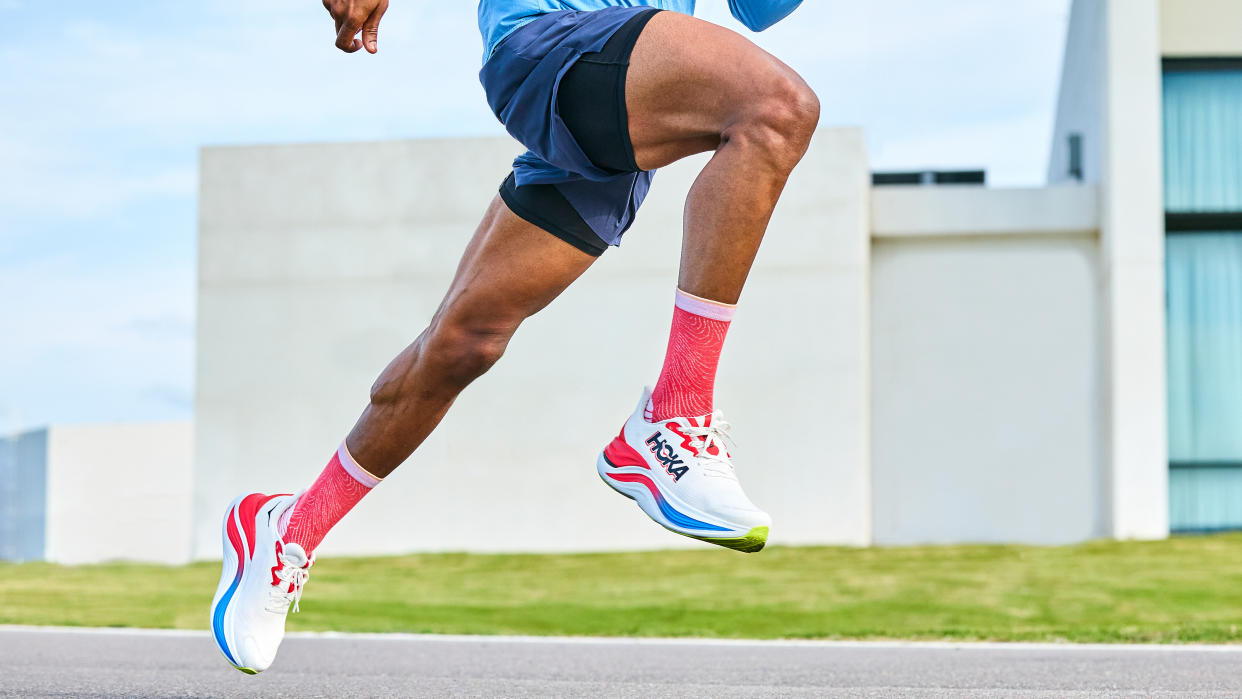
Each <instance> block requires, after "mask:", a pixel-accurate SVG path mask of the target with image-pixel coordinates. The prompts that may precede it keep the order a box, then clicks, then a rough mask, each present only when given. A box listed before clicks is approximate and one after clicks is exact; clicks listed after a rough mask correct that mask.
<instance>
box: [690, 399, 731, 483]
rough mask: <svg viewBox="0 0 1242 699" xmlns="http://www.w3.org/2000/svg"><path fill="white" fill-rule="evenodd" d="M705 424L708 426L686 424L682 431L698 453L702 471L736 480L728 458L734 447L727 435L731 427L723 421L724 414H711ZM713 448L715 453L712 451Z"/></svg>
mask: <svg viewBox="0 0 1242 699" xmlns="http://www.w3.org/2000/svg"><path fill="white" fill-rule="evenodd" d="M705 422H707V423H708V424H706V425H704V426H702V427H699V426H696V425H691V424H687V425H686V426H685V428H684V429H683V430H682V431H683V432H685V434H686V436H687V437H689V438H690V440H691V446H693V447H694V449H695V451H697V452H698V458H699V460H700V461H701V462H702V464H703V470H704V471H705V472H707V473H709V474H711V475H715V476H723V477H725V478H732V479H734V480H737V474H735V473H734V471H733V461H732V460H731V459H730V457H729V452H730V451H731V450H732V449H733V448H734V447H735V446H736V443H735V442H734V441H733V436H732V435H731V434H730V433H729V431H730V430H731V429H732V428H733V425H731V424H729V421H728V420H725V419H724V413H722V412H720V411H719V410H717V411H715V412H713V413H712V416H711V419H710V420H706V421H705ZM713 447H715V453H713V451H712V448H713Z"/></svg>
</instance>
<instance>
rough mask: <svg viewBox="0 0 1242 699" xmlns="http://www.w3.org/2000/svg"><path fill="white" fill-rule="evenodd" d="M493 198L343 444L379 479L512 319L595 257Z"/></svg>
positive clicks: (431, 422)
mask: <svg viewBox="0 0 1242 699" xmlns="http://www.w3.org/2000/svg"><path fill="white" fill-rule="evenodd" d="M595 259H596V258H595V257H592V256H591V255H588V254H586V253H584V252H581V251H579V250H577V249H576V248H574V247H572V246H570V245H568V244H566V243H565V242H563V241H561V240H559V239H557V238H554V237H553V236H551V235H548V233H546V232H545V231H543V230H542V229H540V228H537V227H536V226H534V225H533V224H531V223H528V222H527V221H525V220H523V219H521V218H519V217H518V216H516V215H515V214H514V213H513V212H511V211H509V209H508V208H507V207H506V206H505V205H504V203H503V202H502V201H501V200H500V198H499V197H497V198H496V199H495V200H493V201H492V204H491V206H490V207H489V208H488V210H487V214H486V215H485V216H484V218H483V222H482V223H481V224H480V225H479V229H478V231H477V232H476V233H475V235H474V238H473V239H472V240H471V241H470V245H469V246H468V247H467V248H466V252H465V254H464V255H463V256H462V260H461V263H460V264H459V265H458V268H457V274H456V276H455V278H454V279H453V283H452V285H451V286H450V287H449V291H448V293H447V294H446V295H445V297H444V301H443V302H442V303H441V304H440V308H439V310H437V311H436V314H435V316H434V317H433V318H432V320H431V324H430V325H429V326H428V327H427V329H426V330H424V331H423V333H422V334H421V335H419V337H418V339H416V340H415V341H414V342H413V344H411V345H410V346H409V347H407V348H406V349H405V351H403V352H402V353H401V354H400V355H398V356H397V358H396V359H394V360H393V361H392V363H391V364H389V365H388V367H387V368H386V369H384V371H383V373H382V374H380V377H379V379H378V380H377V381H376V382H375V385H374V386H373V387H372V388H371V402H370V404H369V405H368V406H367V407H366V409H365V410H364V411H363V413H362V417H361V418H359V419H358V423H357V424H356V425H354V429H353V431H351V432H350V433H349V437H348V438H347V439H346V444H347V445H348V447H349V450H350V452H351V453H352V454H353V455H354V457H355V458H356V459H357V460H358V462H359V463H360V464H365V465H366V469H367V470H368V471H370V472H371V473H373V474H375V475H376V476H378V477H381V478H382V477H384V476H386V475H388V474H389V473H391V472H392V471H393V470H395V469H396V468H397V466H399V465H401V463H402V462H403V461H405V460H406V459H407V458H408V457H409V456H410V454H411V453H413V452H414V450H415V449H417V448H418V445H420V444H422V443H423V440H425V439H426V438H427V436H428V435H429V434H431V431H432V430H433V429H435V427H436V425H438V424H439V423H440V420H441V419H442V418H443V417H444V414H445V413H446V412H447V411H448V409H449V406H451V405H452V404H453V401H454V400H455V399H456V398H457V395H458V394H459V393H460V392H461V391H462V389H464V388H465V387H466V386H468V385H469V384H470V382H472V381H474V380H475V379H476V378H478V377H479V376H481V375H483V373H484V372H486V371H487V370H488V369H489V368H491V366H492V365H493V364H495V363H496V361H497V360H499V359H500V356H501V355H502V354H503V353H504V351H505V347H506V346H507V345H508V344H509V339H510V338H511V337H512V336H513V333H514V332H515V331H516V330H517V328H518V325H520V324H521V323H522V321H524V320H526V319H527V318H529V317H530V316H532V315H534V314H535V313H536V312H538V311H539V310H541V309H542V308H543V307H544V306H547V305H548V304H549V303H551V302H552V300H553V299H555V298H556V297H557V296H559V295H560V293H561V292H562V291H564V290H565V288H566V287H568V286H569V285H570V284H571V283H573V281H574V280H576V279H577V278H578V277H579V276H581V275H582V273H583V272H585V271H586V270H587V268H588V267H590V266H591V263H592V262H594V261H595Z"/></svg>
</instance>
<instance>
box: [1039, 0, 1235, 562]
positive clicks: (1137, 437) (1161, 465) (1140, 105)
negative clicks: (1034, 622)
mask: <svg viewBox="0 0 1242 699" xmlns="http://www.w3.org/2000/svg"><path fill="white" fill-rule="evenodd" d="M1180 2H1181V0H1169V2H1166V3H1165V4H1164V6H1163V11H1164V15H1165V16H1166V19H1167V18H1168V17H1169V16H1172V15H1178V16H1180V11H1171V10H1170V3H1172V4H1177V3H1180ZM1191 4H1200V3H1197V2H1195V3H1191ZM1200 9H1205V8H1200ZM1161 12H1162V7H1161V5H1160V4H1159V2H1157V0H1075V2H1074V4H1073V11H1072V13H1071V18H1070V27H1069V31H1068V34H1067V45H1066V52H1065V56H1066V59H1065V65H1064V68H1063V71H1062V86H1061V100H1060V103H1059V105H1058V108H1057V125H1056V128H1055V130H1054V136H1053V142H1052V155H1051V159H1050V165H1049V173H1048V174H1049V181H1050V182H1053V183H1057V182H1063V181H1065V180H1066V179H1067V175H1066V174H1065V171H1066V169H1067V163H1068V148H1067V146H1066V142H1067V137H1068V135H1069V134H1070V133H1074V132H1079V133H1082V134H1083V136H1084V157H1085V162H1084V164H1085V174H1086V177H1085V179H1086V180H1087V181H1088V182H1098V183H1099V192H1100V194H1099V198H1100V255H1099V283H1100V288H1101V291H1102V295H1101V308H1102V313H1103V315H1102V318H1103V326H1102V327H1103V334H1102V339H1103V342H1102V345H1101V347H1102V352H1103V366H1104V367H1105V373H1104V376H1103V381H1102V384H1101V390H1102V391H1103V395H1104V403H1103V405H1104V416H1105V423H1104V425H1102V433H1103V434H1104V435H1105V443H1104V449H1105V453H1106V462H1107V465H1108V467H1107V469H1106V472H1105V474H1106V480H1107V483H1108V485H1107V487H1108V489H1109V490H1110V493H1111V494H1110V497H1109V498H1108V503H1109V507H1110V513H1109V515H1108V517H1109V522H1110V525H1109V527H1108V532H1109V533H1110V534H1112V535H1114V536H1118V537H1122V538H1130V537H1136V538H1159V537H1163V536H1165V535H1167V533H1168V522H1167V514H1168V454H1167V451H1168V450H1167V446H1166V441H1167V437H1166V435H1167V430H1168V426H1167V423H1166V418H1165V378H1164V377H1165V363H1164V212H1163V171H1162V167H1163V164H1162V162H1161V139H1162V135H1161V94H1160V80H1161V70H1160V59H1161V47H1160V45H1161V34H1162V28H1161V21H1162V17H1161ZM1226 14H1228V13H1226ZM1219 18H1220V15H1217V19H1218V20H1219ZM1226 18H1227V17H1226Z"/></svg>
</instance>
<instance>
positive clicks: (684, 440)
mask: <svg viewBox="0 0 1242 699" xmlns="http://www.w3.org/2000/svg"><path fill="white" fill-rule="evenodd" d="M686 420H687V421H688V422H689V423H690V424H691V425H694V426H695V427H698V426H699V422H698V420H695V419H694V418H692V417H691V418H686ZM711 424H712V422H711V417H710V416H709V417H708V418H707V420H706V421H704V425H705V426H710V425H711ZM664 426H665V427H667V428H668V429H669V431H670V432H672V433H673V434H675V435H677V436H678V437H681V448H682V449H686V450H688V451H689V452H690V453H692V454H694V455H695V456H701V454H699V449H698V447H696V446H694V445H693V444H691V443H690V437H689V435H687V434H686V433H685V432H682V431H681V428H680V427H678V426H677V423H675V422H670V423H668V424H666V425H664ZM707 453H708V454H711V455H712V456H716V455H717V454H719V453H720V447H717V446H716V445H715V444H713V445H711V446H710V447H708V448H707Z"/></svg>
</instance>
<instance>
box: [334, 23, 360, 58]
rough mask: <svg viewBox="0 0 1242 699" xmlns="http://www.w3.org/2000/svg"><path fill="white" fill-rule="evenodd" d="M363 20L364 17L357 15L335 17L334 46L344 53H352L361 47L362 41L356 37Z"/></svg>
mask: <svg viewBox="0 0 1242 699" xmlns="http://www.w3.org/2000/svg"><path fill="white" fill-rule="evenodd" d="M364 21H365V19H364V18H360V17H357V16H347V17H344V18H340V19H337V21H336V23H337V29H336V47H337V48H338V49H340V50H342V51H344V52H345V53H353V52H355V51H357V50H358V49H360V48H362V41H360V40H359V39H357V38H356V37H357V36H358V32H359V31H361V29H362V23H363V22H364Z"/></svg>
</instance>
